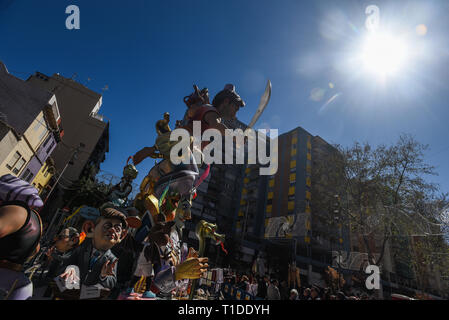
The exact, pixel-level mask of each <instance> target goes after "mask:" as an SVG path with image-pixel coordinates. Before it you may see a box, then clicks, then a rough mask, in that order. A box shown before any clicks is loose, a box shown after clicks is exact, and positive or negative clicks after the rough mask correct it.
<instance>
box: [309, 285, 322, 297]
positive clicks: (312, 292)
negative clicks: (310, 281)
mask: <svg viewBox="0 0 449 320" xmlns="http://www.w3.org/2000/svg"><path fill="white" fill-rule="evenodd" d="M310 297H311V299H312V300H321V298H320V295H319V291H318V288H317V287H312V289H310Z"/></svg>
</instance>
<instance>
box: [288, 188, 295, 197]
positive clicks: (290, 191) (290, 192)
mask: <svg viewBox="0 0 449 320" xmlns="http://www.w3.org/2000/svg"><path fill="white" fill-rule="evenodd" d="M292 194H295V187H290V188H288V195H292Z"/></svg>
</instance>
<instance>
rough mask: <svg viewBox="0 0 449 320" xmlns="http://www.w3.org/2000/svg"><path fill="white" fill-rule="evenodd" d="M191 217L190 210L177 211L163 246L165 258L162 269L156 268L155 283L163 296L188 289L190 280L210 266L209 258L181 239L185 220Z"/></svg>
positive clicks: (197, 277) (199, 275)
mask: <svg viewBox="0 0 449 320" xmlns="http://www.w3.org/2000/svg"><path fill="white" fill-rule="evenodd" d="M190 219H191V215H190V211H188V212H184V213H183V212H182V211H177V213H176V216H175V220H174V222H175V223H174V224H173V226H172V227H171V230H170V238H169V241H168V243H167V245H165V246H163V247H161V249H162V256H163V257H165V258H164V259H162V261H161V264H162V265H161V267H160V270H159V271H157V270H155V275H154V280H153V285H154V287H155V288H156V289H157V291H158V292H157V293H160V295H161V296H162V297H166V298H169V297H171V293H172V291H174V290H175V289H180V288H181V289H186V288H187V286H188V282H189V281H188V280H190V279H193V280H194V279H199V278H200V277H201V274H203V273H204V272H206V271H207V268H208V267H209V265H208V263H207V262H208V258H199V257H198V253H197V252H195V250H193V249H190V250H189V249H188V247H187V244H183V243H182V241H181V239H182V231H183V229H184V221H186V220H190Z"/></svg>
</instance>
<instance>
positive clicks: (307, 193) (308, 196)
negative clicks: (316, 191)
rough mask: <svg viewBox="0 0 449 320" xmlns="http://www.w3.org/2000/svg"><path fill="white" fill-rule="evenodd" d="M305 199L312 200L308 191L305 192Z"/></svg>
mask: <svg viewBox="0 0 449 320" xmlns="http://www.w3.org/2000/svg"><path fill="white" fill-rule="evenodd" d="M306 199H307V200H312V193H310V191H306Z"/></svg>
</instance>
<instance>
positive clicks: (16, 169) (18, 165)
mask: <svg viewBox="0 0 449 320" xmlns="http://www.w3.org/2000/svg"><path fill="white" fill-rule="evenodd" d="M25 162H26V161H25V159H24V158H20V159H19V161H17V162H16V165H15V166H14V169H12V172H13V173H14V174H18V173H19V172H20V170H22V168H23V166H24V165H25Z"/></svg>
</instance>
